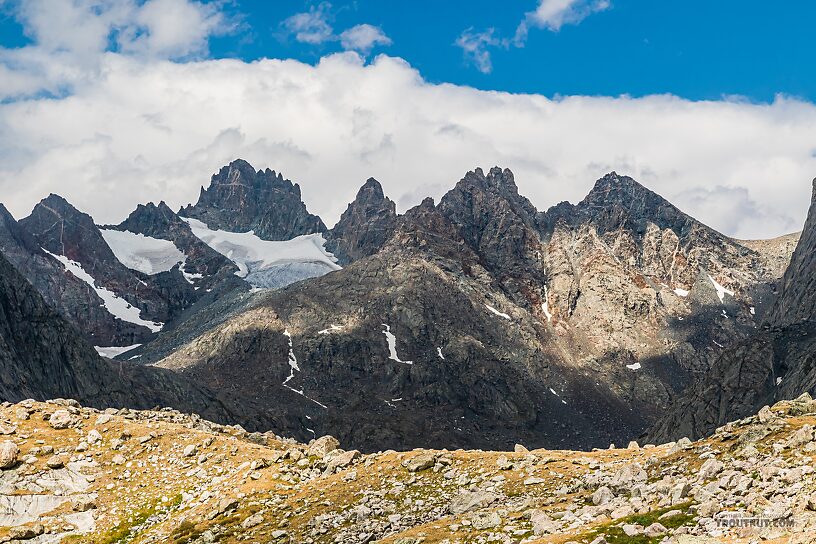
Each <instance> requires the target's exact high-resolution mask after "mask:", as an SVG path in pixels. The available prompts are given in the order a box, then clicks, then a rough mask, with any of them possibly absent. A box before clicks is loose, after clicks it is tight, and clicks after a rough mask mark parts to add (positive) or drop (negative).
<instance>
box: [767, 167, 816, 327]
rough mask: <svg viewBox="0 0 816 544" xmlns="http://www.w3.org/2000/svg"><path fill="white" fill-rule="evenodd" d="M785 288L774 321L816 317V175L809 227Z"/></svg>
mask: <svg viewBox="0 0 816 544" xmlns="http://www.w3.org/2000/svg"><path fill="white" fill-rule="evenodd" d="M781 291H782V294H781V295H780V297H779V301H778V303H777V304H776V306H775V307H774V310H773V313H772V314H771V316H770V318H769V319H770V321H771V322H772V323H773V324H774V325H779V326H781V325H788V324H794V323H798V322H803V321H814V320H816V179H814V180H813V195H812V198H811V204H810V209H809V210H808V216H807V220H806V221H805V227H804V229H803V230H802V236H801V237H800V238H799V243H798V245H797V246H796V249H795V250H794V252H793V257H791V261H790V265H789V266H788V269H787V270H786V271H785V275H784V277H783V278H782V285H781Z"/></svg>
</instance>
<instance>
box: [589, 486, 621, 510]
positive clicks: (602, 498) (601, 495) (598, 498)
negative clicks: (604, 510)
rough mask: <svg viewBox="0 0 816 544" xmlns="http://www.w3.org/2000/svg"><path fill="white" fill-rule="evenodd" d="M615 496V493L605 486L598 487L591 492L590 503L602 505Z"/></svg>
mask: <svg viewBox="0 0 816 544" xmlns="http://www.w3.org/2000/svg"><path fill="white" fill-rule="evenodd" d="M614 498H615V494H614V493H613V492H612V490H611V489H609V488H608V487H607V486H603V487H600V488H598V489H597V490H596V491H595V493H593V494H592V504H594V505H595V506H603V505H605V504H607V503H608V502H610V501H611V500H612V499H614Z"/></svg>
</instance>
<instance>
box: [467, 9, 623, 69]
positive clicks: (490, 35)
mask: <svg viewBox="0 0 816 544" xmlns="http://www.w3.org/2000/svg"><path fill="white" fill-rule="evenodd" d="M611 7H612V3H611V1H610V0H539V3H538V7H537V8H536V9H535V10H534V11H530V12H527V13H526V14H525V16H524V19H522V21H521V23H519V25H518V27H517V28H516V33H515V36H513V39H512V40H511V39H509V38H503V37H502V38H500V37H499V33H498V32H497V31H496V29H495V28H488V29H487V30H485V31H482V32H476V31H475V30H474V29H473V27H471V28H468V29H467V30H465V31H464V32H462V34H461V35H460V36H459V38H458V39H457V40H456V45H457V46H458V47H460V48H461V49H462V52H463V53H464V55H465V59H466V60H467V61H468V62H470V63H471V64H473V65H474V66H475V67H476V68H477V69H478V70H479V71H480V72H482V73H483V74H489V73H490V72H492V71H493V64H492V61H491V57H490V49H491V48H494V47H503V48H505V49H507V48H508V47H509V46H510V45H511V44H512V45H513V46H515V47H524V45H525V43H526V42H527V37H528V35H529V33H530V28H531V27H533V28H546V29H548V30H550V31H553V32H558V31H559V30H561V27H562V26H564V25H567V24H578V23H580V22H581V21H583V20H584V19H586V18H587V17H588V16H590V15H591V14H593V13H597V12H599V11H605V10H607V9H609V8H611Z"/></svg>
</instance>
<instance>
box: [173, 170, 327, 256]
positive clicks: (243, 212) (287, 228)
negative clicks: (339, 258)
mask: <svg viewBox="0 0 816 544" xmlns="http://www.w3.org/2000/svg"><path fill="white" fill-rule="evenodd" d="M179 215H181V216H183V217H189V218H193V219H198V220H200V221H203V222H204V223H206V224H207V225H208V226H210V227H211V228H217V229H223V230H228V231H233V232H247V231H250V230H252V231H254V232H255V234H257V235H258V236H259V237H261V238H263V239H266V240H289V239H292V238H294V237H296V236H300V235H302V234H312V233H316V232H326V230H327V229H326V225H324V224H323V221H322V220H321V219H320V218H319V217H318V216H316V215H312V214H310V213H309V212H308V210H307V209H306V205H305V204H304V203H303V201H302V200H301V192H300V186H299V185H298V184H297V183H293V182H292V181H290V180H288V179H285V178H284V177H283V175H281V174H279V173H276V172H275V171H274V170H270V169H268V168H267V169H266V170H257V171H256V170H255V169H254V168H253V167H252V165H250V164H249V163H248V162H247V161H245V160H243V159H237V160H234V161H232V162H231V163H230V164H229V165H227V166H224V167H222V168H221V169H220V170H219V171H218V173H216V174H215V175H213V176H212V179H211V181H210V186H209V188H207V189H204V188H202V189H201V193H200V195H199V198H198V202H197V203H196V204H195V205H189V206H186V207H184V208H182V209H181V210H179Z"/></svg>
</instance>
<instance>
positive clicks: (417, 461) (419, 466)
mask: <svg viewBox="0 0 816 544" xmlns="http://www.w3.org/2000/svg"><path fill="white" fill-rule="evenodd" d="M435 463H436V455H435V454H434V453H432V452H428V451H426V452H422V453H420V454H418V455H415V456H413V457H411V458H410V459H407V460H406V461H405V462H403V465H404V466H405V468H407V469H408V471H409V472H419V471H422V470H426V469H429V468H431V467H432V466H434V464H435Z"/></svg>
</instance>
